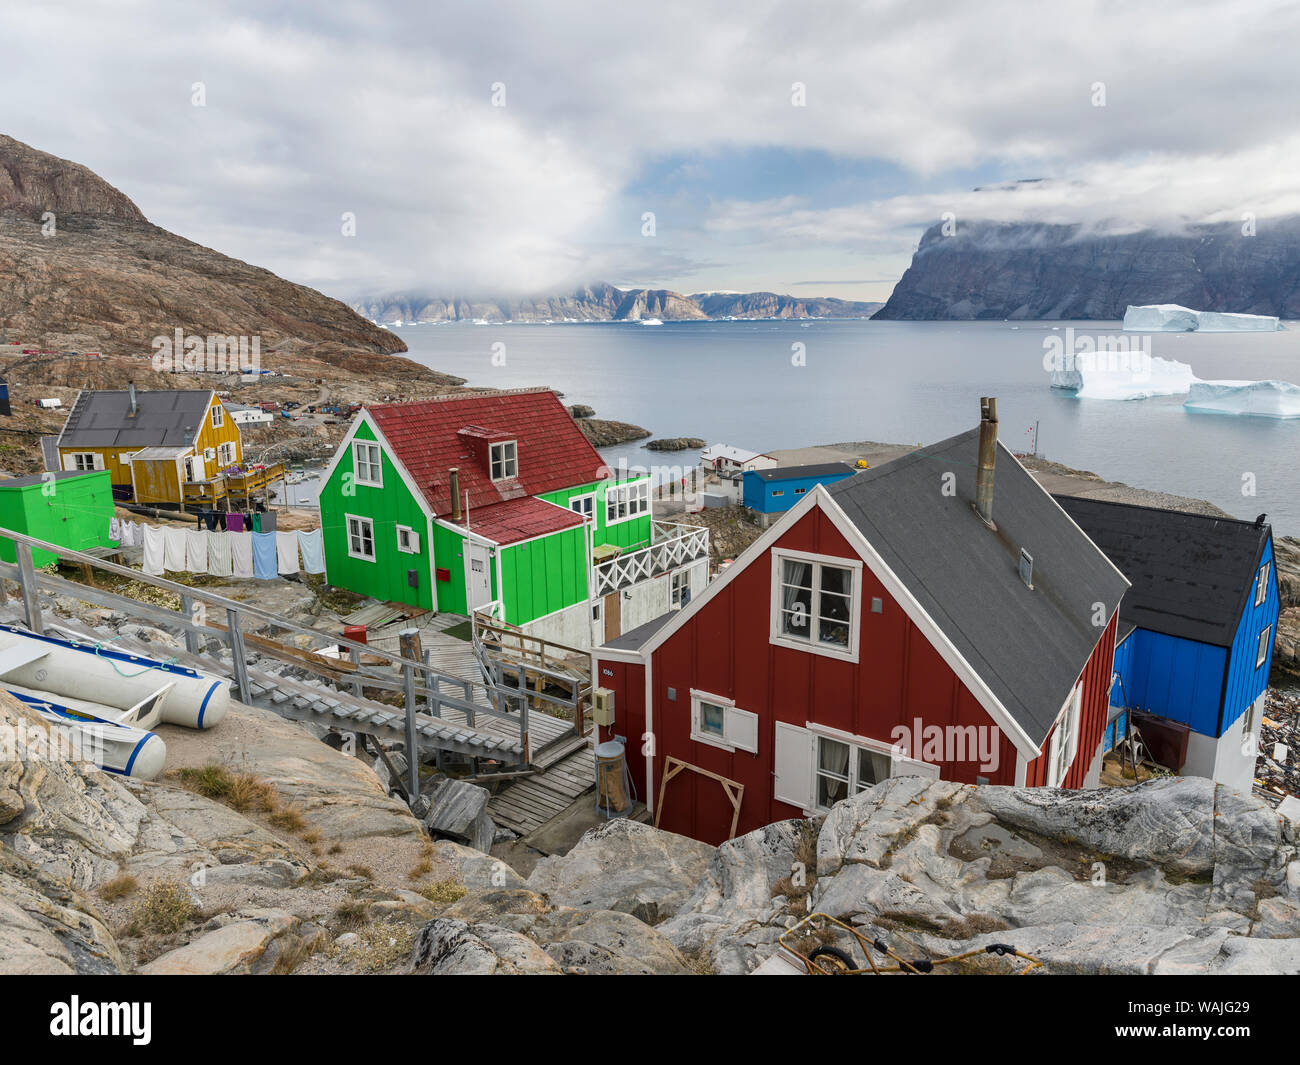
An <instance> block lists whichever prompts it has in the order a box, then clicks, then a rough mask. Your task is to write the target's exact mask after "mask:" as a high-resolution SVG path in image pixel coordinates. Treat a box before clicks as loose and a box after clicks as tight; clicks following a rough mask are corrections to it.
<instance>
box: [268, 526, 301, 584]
mask: <svg viewBox="0 0 1300 1065" xmlns="http://www.w3.org/2000/svg"><path fill="white" fill-rule="evenodd" d="M262 535H264V536H274V537H275V559H276V563H275V564H276V569H278V570H279V571H280V573H281V575H283V574H286V573H297V572H298V534H297V533H296V532H277V533H263V534H262Z"/></svg>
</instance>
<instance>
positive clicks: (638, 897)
mask: <svg viewBox="0 0 1300 1065" xmlns="http://www.w3.org/2000/svg"><path fill="white" fill-rule="evenodd" d="M713 850H714V848H713V847H711V846H709V845H708V844H707V843H700V842H699V841H698V840H693V839H690V838H688V837H686V836H679V835H676V834H675V833H672V832H661V831H660V830H659V829H657V828H652V827H650V826H649V825H643V824H641V822H639V821H631V820H628V819H627V818H619V819H616V820H613V821H608V822H606V823H605V824H603V825H598V826H597V827H596V828H593V829H591V830H590V831H588V832H587V833H586V834H585V835H584V836H583V837H582V839H580V840H578V842H577V844H575V845H574V847H573V849H572V850H570V851H569V853H568V854H566V855H564V856H562V857H547V858H543V859H542V860H541V861H539V862H538V863H537V865H536V867H535V868H534V869H533V872H532V874H531V875H530V876H529V877H528V886H529V888H531V889H532V890H533V891H536V892H539V893H542V894H545V895H546V896H547V897H548V898H550V899H551V901H552V902H554V903H556V904H558V905H563V906H574V907H578V908H580V909H594V910H618V911H621V912H623V913H630V914H634V915H635V916H637V917H639V918H641V919H642V920H644V921H645V922H646V923H648V924H655V923H657V922H659V921H662V920H664V919H666V918H668V917H670V916H672V915H673V914H675V913H676V912H677V910H678V909H679V908H680V907H681V905H682V904H683V903H684V902H685V901H686V899H687V897H688V896H689V895H690V893H691V892H692V891H693V890H694V888H695V885H696V884H697V883H698V881H699V879H700V876H701V875H702V874H703V873H704V870H705V868H706V867H707V865H708V863H709V860H710V859H711V858H712V856H713Z"/></svg>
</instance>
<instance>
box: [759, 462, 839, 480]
mask: <svg viewBox="0 0 1300 1065" xmlns="http://www.w3.org/2000/svg"><path fill="white" fill-rule="evenodd" d="M747 472H748V473H752V474H753V475H754V476H755V477H758V478H760V479H761V480H764V481H794V480H798V479H799V478H801V477H832V476H834V475H835V474H837V473H852V472H853V467H852V466H850V465H849V464H848V463H847V462H814V463H810V464H809V465H807V466H776V467H774V468H773V469H770V470H748V471H747Z"/></svg>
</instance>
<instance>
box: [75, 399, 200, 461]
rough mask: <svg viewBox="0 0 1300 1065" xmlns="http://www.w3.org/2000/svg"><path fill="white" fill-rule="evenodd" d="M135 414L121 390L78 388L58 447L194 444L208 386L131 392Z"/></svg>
mask: <svg viewBox="0 0 1300 1065" xmlns="http://www.w3.org/2000/svg"><path fill="white" fill-rule="evenodd" d="M135 395H136V414H135V416H134V417H132V416H131V413H130V412H131V398H130V393H129V392H127V391H126V390H124V389H123V390H109V391H100V392H92V391H89V390H86V391H82V392H81V393H80V394H79V395H78V396H77V402H76V403H74V404H73V406H72V410H71V412H69V414H68V420H67V421H66V422H65V423H64V426H63V432H62V434H61V435H60V436H59V447H86V448H112V447H150V446H152V445H173V446H174V445H179V444H193V443H194V441H195V439H196V438H197V437H198V434H199V430H200V429H201V428H202V427H203V419H204V418H206V417H207V410H208V406H209V405H210V404H211V402H212V392H211V391H210V390H208V391H204V390H202V389H178V390H175V391H169V392H139V391H137V392H136V394H135Z"/></svg>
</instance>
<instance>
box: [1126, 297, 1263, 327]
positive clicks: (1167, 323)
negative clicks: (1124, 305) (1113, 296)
mask: <svg viewBox="0 0 1300 1065" xmlns="http://www.w3.org/2000/svg"><path fill="white" fill-rule="evenodd" d="M1124 328H1125V330H1127V331H1128V332H1132V333H1235V332H1239V331H1247V332H1276V331H1277V330H1278V329H1281V328H1282V325H1281V323H1280V322H1279V321H1278V319H1277V318H1275V317H1273V316H1272V315H1267V314H1227V313H1225V312H1223V311H1194V310H1192V309H1191V308H1190V307H1182V306H1179V305H1178V304H1177V303H1153V304H1149V305H1147V306H1142V307H1133V306H1130V307H1129V308H1128V310H1126V311H1125V312H1124Z"/></svg>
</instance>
